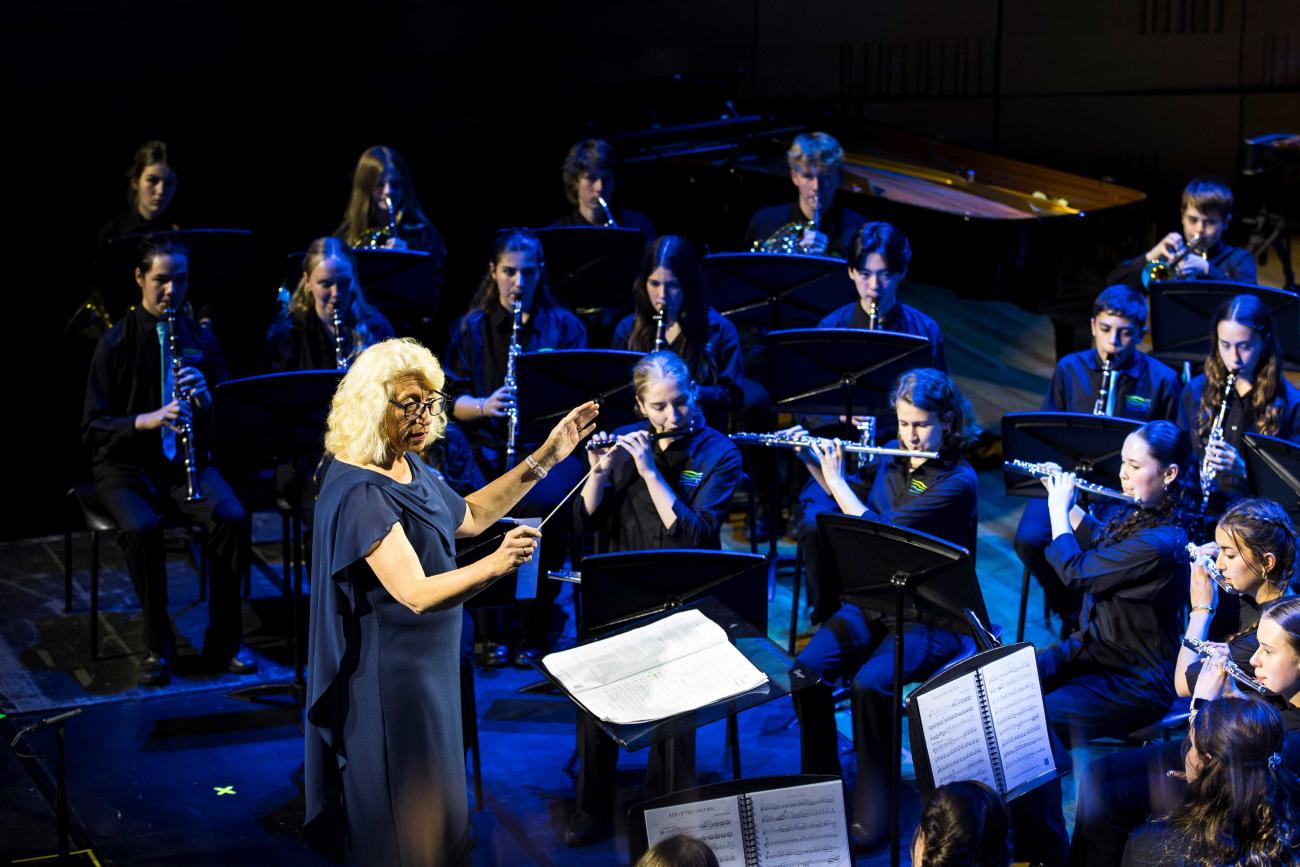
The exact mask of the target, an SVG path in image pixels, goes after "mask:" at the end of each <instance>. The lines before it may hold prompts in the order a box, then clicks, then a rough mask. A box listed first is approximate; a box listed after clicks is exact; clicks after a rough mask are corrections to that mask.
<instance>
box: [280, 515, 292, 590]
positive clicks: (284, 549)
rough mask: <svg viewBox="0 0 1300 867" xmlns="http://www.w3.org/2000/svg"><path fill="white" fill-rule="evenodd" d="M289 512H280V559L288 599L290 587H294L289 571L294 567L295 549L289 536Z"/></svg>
mask: <svg viewBox="0 0 1300 867" xmlns="http://www.w3.org/2000/svg"><path fill="white" fill-rule="evenodd" d="M290 532H291V531H290V529H289V513H288V512H281V513H280V559H281V561H282V569H283V575H284V596H285V598H286V599H288V598H290V597H291V595H292V594H291V592H290V588H292V587H293V584H292V581H293V578H292V577H291V576H290V574H289V572H290V570H291V569H292V568H293V551H292V540H291V539H290V537H289V533H290Z"/></svg>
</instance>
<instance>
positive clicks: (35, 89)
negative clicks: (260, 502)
mask: <svg viewBox="0 0 1300 867" xmlns="http://www.w3.org/2000/svg"><path fill="white" fill-rule="evenodd" d="M0 25H2V26H0V57H3V60H2V61H0V63H2V64H3V66H0V70H2V71H3V82H2V83H3V93H4V100H5V112H4V116H5V118H6V120H7V123H6V124H5V126H6V128H7V135H6V136H5V140H6V145H7V146H6V148H5V151H6V154H7V158H6V162H7V163H8V171H7V172H6V174H7V176H8V177H9V178H10V179H11V183H10V196H11V206H10V211H9V215H10V216H9V220H8V222H9V225H8V227H7V228H8V231H7V232H6V237H7V240H8V243H9V245H10V248H11V252H10V254H9V262H10V263H11V264H10V267H9V269H7V270H8V274H7V276H8V277H9V280H8V283H9V293H8V297H9V301H10V304H9V306H8V310H7V312H8V316H7V317H6V318H7V325H8V327H7V329H6V330H7V332H8V333H9V335H10V339H9V340H6V341H4V343H3V346H4V349H3V353H4V355H3V358H0V363H3V365H4V367H3V369H4V374H3V376H4V380H3V382H4V398H5V400H4V407H5V412H4V418H5V422H4V424H3V431H4V434H3V437H4V440H3V443H4V455H5V457H6V461H5V463H6V464H7V465H8V467H9V468H10V472H9V474H8V483H9V484H8V491H7V494H8V496H7V497H6V503H5V506H6V508H5V510H4V514H5V517H6V519H5V521H4V523H3V525H0V534H3V535H5V536H23V535H31V534H33V533H48V532H54V531H57V530H58V529H60V528H61V526H62V517H61V514H60V502H61V497H62V493H63V491H64V490H66V488H67V486H68V484H70V483H71V482H73V481H77V480H79V479H81V478H85V477H86V462H85V457H84V455H83V452H82V449H81V448H80V445H79V440H78V437H77V433H76V431H77V427H78V422H79V417H80V408H81V402H82V395H83V387H84V377H85V365H86V362H87V360H88V357H89V351H90V347H89V346H88V345H85V341H81V342H78V341H76V340H69V339H67V338H64V337H63V326H64V323H65V322H66V320H67V319H68V317H69V316H70V314H71V313H72V311H73V310H74V309H75V308H76V306H77V304H78V303H79V302H80V301H81V300H82V299H83V298H84V297H85V294H86V286H87V280H88V274H89V269H90V256H91V251H92V245H93V244H92V242H93V237H94V234H95V231H96V230H97V228H98V227H99V226H100V225H101V224H102V223H104V222H105V221H107V220H108V219H109V218H111V217H112V216H114V215H115V214H117V213H118V212H120V211H121V210H122V209H123V208H124V207H125V200H124V195H125V186H126V185H125V180H124V177H123V173H124V170H125V169H126V167H127V165H128V163H129V160H130V158H131V155H132V153H133V152H134V150H135V147H136V146H137V145H138V144H139V143H141V142H143V141H145V140H147V139H151V138H163V139H166V140H168V141H170V142H173V143H174V144H175V145H176V149H177V150H176V152H177V158H176V161H175V162H176V167H177V168H178V170H179V172H180V189H179V193H178V197H177V200H176V206H175V207H176V213H177V216H178V217H179V218H180V219H181V221H182V224H183V225H186V226H203V225H207V226H239V227H246V228H250V229H252V230H254V232H255V233H256V235H255V237H256V246H255V248H254V252H255V255H254V267H253V273H252V274H251V276H250V279H249V282H248V284H247V285H242V286H237V287H232V288H231V289H230V292H231V297H230V301H232V302H234V303H235V304H237V305H238V306H239V308H240V309H241V310H242V311H247V312H246V313H243V312H241V314H240V316H241V317H242V318H243V319H244V320H246V322H245V324H248V323H252V324H253V325H256V328H254V329H253V330H254V331H256V330H258V329H260V328H261V327H262V325H261V323H263V322H267V321H269V318H270V316H271V314H272V312H273V311H274V303H273V299H274V293H275V290H276V288H277V286H278V285H279V280H280V274H279V264H278V263H279V262H281V261H282V259H283V256H284V254H285V253H287V252H289V251H291V250H300V249H302V248H303V247H304V246H305V245H306V243H307V242H308V241H309V240H310V239H311V238H313V237H315V236H318V235H322V234H328V233H329V232H331V231H332V230H333V229H334V228H335V226H336V225H337V224H338V222H339V218H340V215H341V213H342V210H343V206H344V204H345V202H346V199H347V195H348V190H349V184H350V177H351V171H352V168H353V165H354V164H355V160H356V158H357V155H358V154H359V153H360V151H361V150H363V149H364V148H365V147H367V146H369V145H372V144H376V143H383V144H389V145H392V146H393V147H396V148H397V149H398V150H400V151H401V152H402V153H403V154H405V156H406V157H407V159H408V161H409V162H410V164H411V168H412V173H413V175H414V180H415V183H416V186H417V189H418V190H419V193H420V196H421V198H422V199H423V201H424V204H425V207H426V210H427V212H428V213H429V215H430V217H432V218H433V220H434V222H435V223H436V224H437V226H438V227H439V228H440V229H441V230H442V232H443V234H444V235H445V237H446V239H447V243H448V246H449V248H450V251H451V254H450V261H449V275H448V284H447V287H446V289H445V292H444V309H446V310H449V311H451V312H453V313H455V312H459V311H460V310H462V309H463V308H464V305H465V300H466V298H467V296H468V293H469V292H470V291H471V290H472V289H473V286H474V284H475V283H476V282H477V279H478V276H479V274H480V273H481V270H482V267H483V263H484V261H485V258H486V254H487V244H488V240H489V237H490V234H489V233H490V230H491V229H492V228H494V227H497V226H503V225H527V224H531V225H539V224H545V223H549V222H550V221H551V220H553V219H555V218H556V217H558V216H560V215H561V214H563V213H565V212H566V211H567V210H568V207H569V206H568V204H567V202H566V201H565V200H564V196H563V190H562V187H561V183H560V173H559V166H560V162H561V160H562V159H563V156H564V153H565V150H566V149H567V148H568V146H569V145H570V144H571V143H572V142H573V141H574V140H576V139H577V138H579V137H582V136H585V135H588V134H592V133H595V134H606V133H614V132H618V131H623V130H629V129H635V128H640V127H644V126H648V125H651V124H654V123H661V124H671V123H674V122H678V121H683V120H699V119H706V118H710V117H713V118H716V117H719V116H721V115H722V114H724V113H725V112H727V111H728V107H727V101H728V100H731V102H732V104H733V105H734V106H735V108H736V109H737V110H739V111H741V112H768V113H772V114H774V115H777V116H780V117H783V118H789V119H791V120H792V121H795V122H803V123H808V124H810V125H813V126H818V127H821V128H825V129H827V130H829V131H831V132H833V133H835V134H836V135H837V136H839V137H840V138H841V140H842V141H844V142H845V144H846V146H848V147H849V149H850V150H851V149H852V146H853V143H854V142H859V143H862V142H869V141H870V136H871V129H872V125H873V124H887V125H894V126H898V127H902V128H906V129H910V130H914V131H917V132H920V133H923V134H926V135H929V136H933V137H936V138H942V139H946V140H951V141H956V142H960V143H963V144H967V145H971V146H974V147H978V148H983V149H987V150H991V151H994V152H997V153H1000V154H1004V155H1007V156H1012V157H1016V158H1020V159H1024V160H1028V161H1031V162H1035V163H1041V164H1043V165H1047V166H1051V167H1055V168H1060V169H1065V170H1068V171H1074V172H1078V173H1080V174H1084V175H1088V176H1092V177H1105V178H1109V179H1113V180H1115V181H1116V182H1118V183H1121V184H1125V185H1128V186H1133V187H1136V188H1138V189H1141V190H1143V191H1145V192H1147V193H1148V195H1149V196H1150V198H1149V200H1148V202H1147V203H1146V205H1145V206H1144V209H1143V211H1142V217H1143V219H1144V225H1145V227H1146V228H1145V230H1144V231H1143V234H1144V235H1145V237H1141V238H1135V239H1134V241H1133V247H1132V249H1133V250H1134V251H1136V250H1138V249H1146V246H1147V245H1148V242H1149V241H1150V240H1151V239H1153V238H1154V236H1155V234H1156V232H1157V231H1159V232H1161V233H1163V232H1166V231H1169V230H1171V229H1173V228H1175V227H1176V219H1175V218H1176V209H1177V195H1178V191H1179V190H1180V189H1181V186H1182V184H1183V183H1185V181H1186V179H1187V178H1189V177H1191V176H1192V175H1196V174H1207V173H1208V174H1218V175H1221V176H1223V177H1225V178H1227V179H1229V180H1231V181H1232V182H1233V183H1234V186H1235V187H1236V188H1237V192H1238V200H1239V203H1238V208H1237V212H1238V214H1239V215H1249V214H1252V213H1254V211H1255V210H1256V209H1257V208H1258V205H1259V203H1260V200H1261V198H1262V197H1265V196H1267V197H1270V198H1271V200H1272V203H1273V204H1274V205H1275V206H1281V207H1287V208H1290V209H1291V210H1292V211H1293V216H1296V214H1295V213H1294V212H1295V211H1300V205H1297V200H1296V197H1295V193H1296V190H1297V187H1298V186H1300V184H1298V183H1297V177H1296V172H1295V170H1293V169H1292V170H1287V171H1285V172H1281V173H1278V174H1276V175H1273V176H1270V177H1269V178H1268V180H1267V182H1266V184H1264V185H1263V186H1262V187H1258V186H1254V187H1252V186H1250V185H1248V184H1246V183H1245V182H1243V181H1242V179H1240V178H1239V177H1238V171H1239V168H1240V159H1241V155H1242V145H1241V142H1242V139H1243V138H1245V137H1248V136H1253V135H1259V134H1262V133H1265V132H1273V131H1288V130H1289V131H1292V132H1300V11H1297V4H1295V3H1292V2H1284V0H1094V2H1089V3H1073V4H1065V3H1061V2H1044V0H1001V2H998V0H911V2H897V0H852V2H848V0H827V2H821V3H816V4H813V3H807V2H791V0H748V2H739V0H731V2H727V0H721V2H682V0H666V2H665V0H659V2H654V3H643V2H623V3H610V4H595V3H593V4H579V3H573V2H550V3H546V2H542V3H531V4H522V3H519V4H513V3H503V2H497V0H482V2H477V3H445V2H443V3H439V2H432V3H416V2H411V0H388V2H377V3H371V4H367V5H366V6H365V7H364V8H362V7H358V8H356V9H354V10H351V11H350V12H347V13H336V12H330V11H328V10H327V7H325V6H323V5H316V4H313V5H307V4H281V3H274V2H262V3H250V2H236V3H226V4H217V3H196V2H185V0H179V2H177V0H172V2H168V3H161V2H114V0H94V2H91V0H83V2H66V0H55V2H49V3H45V4H43V5H40V6H36V5H30V6H28V7H26V8H24V9H22V10H20V11H10V10H7V11H6V12H5V13H4V17H3V21H0ZM648 177H649V176H648V175H646V174H644V173H638V172H637V171H629V172H628V173H627V176H626V177H625V178H624V183H623V189H622V190H621V191H620V195H619V200H620V201H622V202H624V203H626V204H627V205H629V206H631V207H638V206H640V208H639V209H641V210H645V211H647V212H649V213H650V215H651V216H652V217H653V218H654V219H655V221H656V223H657V224H658V226H659V228H660V229H661V230H679V231H691V232H693V233H694V235H695V237H697V238H699V237H701V235H703V236H705V237H704V240H707V241H713V240H714V239H716V238H719V237H724V236H727V235H729V234H730V233H732V232H734V231H737V230H736V228H735V226H736V225H743V219H744V216H745V215H743V214H731V213H729V212H728V211H727V210H726V209H725V208H722V209H720V208H719V206H718V203H716V202H712V201H707V200H697V198H696V197H693V196H692V194H691V189H692V188H691V187H690V186H689V184H687V185H683V186H682V187H680V188H674V189H675V192H674V199H673V200H672V201H662V198H663V197H662V196H660V197H656V195H655V192H656V185H653V184H651V183H649V181H648ZM700 192H701V193H703V192H704V190H703V189H701V190H700ZM700 198H703V196H701V197H700ZM719 214H721V215H722V216H721V217H719V216H718V215H719ZM702 220H713V221H714V223H712V224H709V225H704V226H701V225H700V223H701V221H702ZM1238 240H1240V239H1238ZM917 243H918V246H919V245H921V244H929V245H930V246H931V247H932V248H936V249H942V246H943V244H944V239H943V238H926V239H917ZM218 333H219V334H220V333H221V332H220V329H219V332H218ZM249 348H250V347H248V346H237V347H233V348H232V347H228V351H229V353H230V354H232V355H234V356H236V357H240V355H241V351H243V352H244V354H245V357H247V350H249ZM237 372H239V371H237ZM243 372H247V371H243Z"/></svg>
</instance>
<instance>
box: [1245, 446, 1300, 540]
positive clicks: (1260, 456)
mask: <svg viewBox="0 0 1300 867" xmlns="http://www.w3.org/2000/svg"><path fill="white" fill-rule="evenodd" d="M1241 441H1242V443H1243V444H1244V448H1243V449H1242V452H1243V456H1244V457H1245V459H1246V478H1247V479H1248V480H1249V481H1250V492H1251V494H1253V495H1254V496H1256V497H1267V498H1268V499H1270V500H1273V501H1275V502H1276V503H1277V504H1278V505H1280V506H1281V507H1282V508H1283V509H1286V513H1287V515H1289V516H1290V517H1291V523H1293V524H1300V445H1297V444H1296V443H1293V442H1291V441H1290V440H1284V439H1279V438H1277V437H1270V436H1265V435H1264V434H1257V433H1248V434H1243V435H1242V437H1241Z"/></svg>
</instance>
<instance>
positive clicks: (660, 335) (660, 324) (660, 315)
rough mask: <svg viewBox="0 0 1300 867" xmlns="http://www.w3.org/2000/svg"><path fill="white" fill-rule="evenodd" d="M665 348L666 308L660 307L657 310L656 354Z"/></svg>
mask: <svg viewBox="0 0 1300 867" xmlns="http://www.w3.org/2000/svg"><path fill="white" fill-rule="evenodd" d="M663 348H664V308H663V305H662V304H661V305H659V308H658V309H656V310H655V352H658V351H659V350H661V349H663Z"/></svg>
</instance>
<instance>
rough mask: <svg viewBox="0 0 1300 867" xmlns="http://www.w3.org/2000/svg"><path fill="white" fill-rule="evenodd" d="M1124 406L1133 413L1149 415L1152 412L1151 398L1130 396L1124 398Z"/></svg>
mask: <svg viewBox="0 0 1300 867" xmlns="http://www.w3.org/2000/svg"><path fill="white" fill-rule="evenodd" d="M1124 406H1126V407H1128V409H1129V410H1130V411H1132V412H1136V413H1140V414H1142V415H1147V414H1148V413H1150V412H1151V398H1149V397H1140V396H1138V395H1136V394H1130V395H1128V396H1126V397H1125V398H1124Z"/></svg>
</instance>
